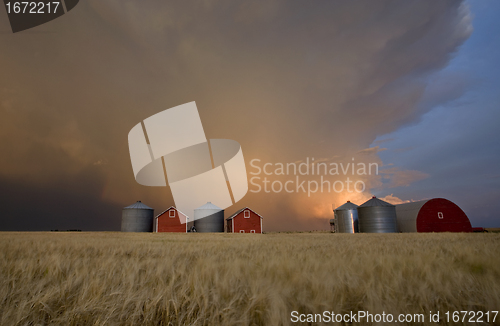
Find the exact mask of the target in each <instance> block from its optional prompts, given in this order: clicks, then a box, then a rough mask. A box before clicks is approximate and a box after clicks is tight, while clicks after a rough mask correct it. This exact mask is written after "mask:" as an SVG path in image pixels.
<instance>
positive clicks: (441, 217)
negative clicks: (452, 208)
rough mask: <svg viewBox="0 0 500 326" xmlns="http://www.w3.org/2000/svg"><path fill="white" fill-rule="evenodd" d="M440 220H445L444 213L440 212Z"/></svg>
mask: <svg viewBox="0 0 500 326" xmlns="http://www.w3.org/2000/svg"><path fill="white" fill-rule="evenodd" d="M438 218H439V219H440V220H442V219H443V218H444V216H443V212H438Z"/></svg>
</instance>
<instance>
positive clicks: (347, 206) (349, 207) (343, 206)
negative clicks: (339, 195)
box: [334, 201, 358, 211]
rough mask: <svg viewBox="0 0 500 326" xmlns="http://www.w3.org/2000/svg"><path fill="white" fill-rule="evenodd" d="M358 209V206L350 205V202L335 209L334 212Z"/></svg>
mask: <svg viewBox="0 0 500 326" xmlns="http://www.w3.org/2000/svg"><path fill="white" fill-rule="evenodd" d="M356 208H358V205H356V204H353V203H351V202H350V201H347V203H345V204H344V205H341V206H339V207H337V208H335V209H334V210H335V211H349V210H352V209H356Z"/></svg>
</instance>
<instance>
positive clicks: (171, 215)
mask: <svg viewBox="0 0 500 326" xmlns="http://www.w3.org/2000/svg"><path fill="white" fill-rule="evenodd" d="M168 217H175V211H174V210H173V209H172V210H170V211H168Z"/></svg>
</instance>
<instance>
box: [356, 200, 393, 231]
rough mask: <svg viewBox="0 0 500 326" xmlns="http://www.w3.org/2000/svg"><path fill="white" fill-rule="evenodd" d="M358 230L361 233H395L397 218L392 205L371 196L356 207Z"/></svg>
mask: <svg viewBox="0 0 500 326" xmlns="http://www.w3.org/2000/svg"><path fill="white" fill-rule="evenodd" d="M358 230H359V232H361V233H394V232H397V218H396V210H395V207H394V205H392V204H389V203H388V202H385V201H383V200H380V199H378V198H377V197H375V196H373V197H372V199H370V200H368V201H367V202H365V203H364V204H362V205H360V206H358Z"/></svg>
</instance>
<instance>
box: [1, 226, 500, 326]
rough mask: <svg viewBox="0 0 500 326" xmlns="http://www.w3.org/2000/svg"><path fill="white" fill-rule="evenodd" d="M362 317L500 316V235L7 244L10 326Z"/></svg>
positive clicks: (119, 238) (14, 240) (55, 237)
mask: <svg viewBox="0 0 500 326" xmlns="http://www.w3.org/2000/svg"><path fill="white" fill-rule="evenodd" d="M361 310H363V311H368V312H369V313H371V314H377V313H380V314H381V313H382V312H385V313H386V314H388V313H390V314H393V315H394V316H398V314H424V315H425V316H426V319H425V321H424V322H423V323H422V322H420V323H409V324H411V325H423V324H425V325H436V323H431V322H430V321H429V320H428V315H429V311H433V312H437V311H439V312H440V316H441V318H442V319H441V321H440V322H439V324H447V322H446V320H445V319H443V314H444V313H445V312H446V311H462V310H465V311H495V310H496V311H498V310H500V234H492V233H489V234H385V235H384V234H356V235H348V234H330V233H292V234H284V233H274V234H263V235H260V234H234V235H233V234H199V233H198V234H124V233H118V232H117V233H105V232H102V233H85V232H84V233H61V232H57V233H48V232H47V233H43V232H40V233H28V232H25V233H13V232H9V233H7V232H4V233H0V324H1V325H289V324H293V323H292V322H291V313H292V311H297V312H298V313H300V314H322V313H323V311H334V312H335V313H350V312H351V311H354V312H357V311H361ZM499 319H500V317H498V316H497V318H496V322H495V323H494V324H497V325H500V323H499ZM312 324H315V323H312ZM354 324H355V325H357V324H359V325H364V324H371V322H367V321H366V320H364V321H361V322H360V321H358V322H357V323H354ZM394 324H395V325H397V324H405V323H394ZM453 324H457V323H453ZM458 324H461V322H459V323H458ZM477 324H478V323H476V325H477ZM489 324H493V323H491V322H490V323H489Z"/></svg>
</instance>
